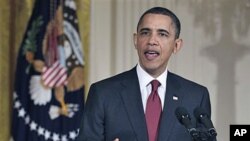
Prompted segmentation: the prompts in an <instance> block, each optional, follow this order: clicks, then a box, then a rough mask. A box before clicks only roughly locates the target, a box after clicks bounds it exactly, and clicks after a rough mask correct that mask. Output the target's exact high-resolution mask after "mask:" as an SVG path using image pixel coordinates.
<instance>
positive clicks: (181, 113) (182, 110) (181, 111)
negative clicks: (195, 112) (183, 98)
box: [175, 107, 189, 122]
mask: <svg viewBox="0 0 250 141" xmlns="http://www.w3.org/2000/svg"><path fill="white" fill-rule="evenodd" d="M175 115H176V117H177V119H178V120H179V121H180V122H182V119H183V116H184V117H188V118H189V114H188V112H187V110H186V109H185V108H183V107H178V108H176V110H175Z"/></svg>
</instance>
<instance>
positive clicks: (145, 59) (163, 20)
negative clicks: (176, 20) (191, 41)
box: [134, 14, 182, 77]
mask: <svg viewBox="0 0 250 141" xmlns="http://www.w3.org/2000/svg"><path fill="white" fill-rule="evenodd" d="M134 45H135V48H136V50H137V53H138V56H139V63H140V65H141V66H142V68H143V69H144V70H145V71H146V72H148V73H149V74H150V75H151V76H153V77H158V76H159V75H160V74H161V73H163V72H164V71H165V69H166V67H167V64H168V60H169V58H170V56H171V54H172V53H176V52H177V51H178V50H179V49H180V48H181V45H182V40H181V39H175V28H174V25H173V24H172V20H171V18H170V17H169V16H166V15H160V14H146V15H145V16H144V18H143V20H142V22H141V24H140V25H139V27H138V31H137V34H134Z"/></svg>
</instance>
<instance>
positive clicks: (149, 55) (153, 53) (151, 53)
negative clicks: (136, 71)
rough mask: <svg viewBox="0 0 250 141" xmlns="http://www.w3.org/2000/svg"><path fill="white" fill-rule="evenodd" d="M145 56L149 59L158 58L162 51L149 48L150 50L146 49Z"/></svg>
mask: <svg viewBox="0 0 250 141" xmlns="http://www.w3.org/2000/svg"><path fill="white" fill-rule="evenodd" d="M144 54H145V57H146V58H147V59H148V60H154V59H155V58H157V57H158V56H159V55H160V53H159V52H157V51H153V50H148V51H145V53H144Z"/></svg>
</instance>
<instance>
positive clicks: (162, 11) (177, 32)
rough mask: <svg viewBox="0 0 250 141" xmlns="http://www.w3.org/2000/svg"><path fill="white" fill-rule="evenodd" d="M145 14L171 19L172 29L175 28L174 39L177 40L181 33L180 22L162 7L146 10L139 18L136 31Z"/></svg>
mask: <svg viewBox="0 0 250 141" xmlns="http://www.w3.org/2000/svg"><path fill="white" fill-rule="evenodd" d="M147 14H161V15H166V16H169V17H170V18H171V19H172V21H173V24H174V27H175V38H176V39H178V38H179V36H180V32H181V23H180V20H179V18H178V17H177V16H176V15H175V14H174V13H173V12H172V11H170V10H169V9H167V8H164V7H153V8H150V9H148V10H147V11H146V12H144V13H143V14H142V16H141V17H140V19H139V22H138V24H137V31H138V30H139V26H140V24H141V22H142V20H143V18H144V16H145V15H147Z"/></svg>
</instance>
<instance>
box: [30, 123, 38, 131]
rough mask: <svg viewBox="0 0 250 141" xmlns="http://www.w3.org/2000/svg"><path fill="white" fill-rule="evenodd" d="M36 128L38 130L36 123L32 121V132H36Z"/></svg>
mask: <svg viewBox="0 0 250 141" xmlns="http://www.w3.org/2000/svg"><path fill="white" fill-rule="evenodd" d="M36 128H37V124H36V123H35V122H34V121H32V122H31V123H30V130H31V131H32V130H36Z"/></svg>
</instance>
